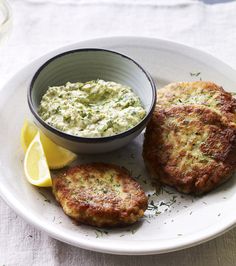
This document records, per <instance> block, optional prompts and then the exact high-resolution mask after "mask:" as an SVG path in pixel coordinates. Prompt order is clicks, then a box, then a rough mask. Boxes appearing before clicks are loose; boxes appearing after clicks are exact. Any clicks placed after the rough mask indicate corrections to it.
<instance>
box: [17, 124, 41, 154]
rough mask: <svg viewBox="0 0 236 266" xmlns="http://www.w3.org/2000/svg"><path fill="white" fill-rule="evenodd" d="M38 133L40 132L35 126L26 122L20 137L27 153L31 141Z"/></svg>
mask: <svg viewBox="0 0 236 266" xmlns="http://www.w3.org/2000/svg"><path fill="white" fill-rule="evenodd" d="M37 132H38V129H37V127H36V126H35V125H34V124H32V123H30V122H28V121H27V120H25V122H24V125H23V127H22V129H21V136H20V143H21V146H22V148H23V150H24V152H25V153H26V151H27V148H28V147H29V145H30V143H31V141H32V140H33V138H34V137H35V135H36V134H37Z"/></svg>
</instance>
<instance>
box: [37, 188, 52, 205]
mask: <svg viewBox="0 0 236 266" xmlns="http://www.w3.org/2000/svg"><path fill="white" fill-rule="evenodd" d="M39 194H41V195H42V196H43V197H44V201H45V202H48V203H51V200H50V199H48V198H47V197H46V196H45V195H44V194H43V193H42V192H41V191H39Z"/></svg>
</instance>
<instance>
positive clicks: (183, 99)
mask: <svg viewBox="0 0 236 266" xmlns="http://www.w3.org/2000/svg"><path fill="white" fill-rule="evenodd" d="M183 105H202V106H205V107H207V108H210V109H211V110H213V111H215V112H217V113H219V114H221V115H222V118H223V119H224V120H227V121H228V122H230V123H231V124H233V125H234V126H236V100H235V99H234V98H233V96H232V94H231V93H229V92H226V91H225V90H224V89H223V88H222V87H220V86H218V85H216V84H215V83H212V82H207V81H195V82H178V83H171V84H169V85H167V86H165V87H163V88H161V89H160V90H158V91H157V107H158V108H165V109H166V108H171V107H173V106H183Z"/></svg>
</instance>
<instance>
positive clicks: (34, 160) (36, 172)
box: [24, 132, 52, 187]
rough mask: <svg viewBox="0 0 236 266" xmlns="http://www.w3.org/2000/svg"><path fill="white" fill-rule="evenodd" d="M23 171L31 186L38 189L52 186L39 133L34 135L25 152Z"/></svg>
mask: <svg viewBox="0 0 236 266" xmlns="http://www.w3.org/2000/svg"><path fill="white" fill-rule="evenodd" d="M24 170H25V175H26V178H27V180H28V181H29V182H30V183H31V184H32V185H35V186H39V187H51V186H52V179H51V175H50V171H49V168H48V164H47V159H46V156H45V154H44V150H43V145H42V143H41V140H40V133H39V132H38V133H37V134H36V136H35V137H34V139H33V140H32V142H31V143H30V145H29V147H28V149H27V151H26V154H25V160H24Z"/></svg>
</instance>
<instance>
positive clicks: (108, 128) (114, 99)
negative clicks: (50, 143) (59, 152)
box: [38, 79, 146, 138]
mask: <svg viewBox="0 0 236 266" xmlns="http://www.w3.org/2000/svg"><path fill="white" fill-rule="evenodd" d="M38 113H39V115H40V117H41V118H42V119H43V120H44V121H45V122H46V123H47V124H49V125H51V126H53V127H55V128H57V129H59V130H61V131H63V132H65V133H68V134H71V135H75V136H80V137H91V138H92V137H107V136H112V135H116V134H118V133H121V132H124V131H126V130H128V129H130V128H132V127H134V126H135V125H137V124H138V123H139V122H140V121H141V120H142V119H143V118H144V116H145V115H146V111H145V109H144V107H143V106H142V103H141V101H140V99H139V97H138V96H137V95H136V94H135V93H134V92H133V91H132V89H131V88H130V87H128V86H124V85H121V84H118V83H116V82H112V81H104V80H100V79H98V80H92V81H88V82H85V83H81V82H76V83H71V82H67V83H66V85H64V86H54V87H49V88H48V90H47V91H46V93H45V94H44V95H43V97H42V100H41V102H40V106H39V110H38Z"/></svg>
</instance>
